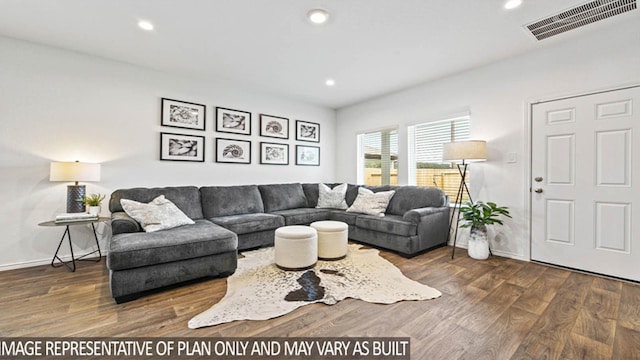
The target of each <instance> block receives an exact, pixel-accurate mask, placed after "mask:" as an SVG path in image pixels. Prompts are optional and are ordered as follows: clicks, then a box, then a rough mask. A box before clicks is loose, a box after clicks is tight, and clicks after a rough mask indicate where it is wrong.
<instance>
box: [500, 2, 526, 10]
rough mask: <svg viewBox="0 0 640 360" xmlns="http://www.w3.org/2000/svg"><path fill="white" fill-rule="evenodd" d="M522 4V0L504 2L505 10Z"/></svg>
mask: <svg viewBox="0 0 640 360" xmlns="http://www.w3.org/2000/svg"><path fill="white" fill-rule="evenodd" d="M520 5H522V0H508V1H507V2H506V3H504V8H505V9H507V10H511V9H515V8H517V7H518V6H520Z"/></svg>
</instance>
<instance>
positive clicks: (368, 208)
mask: <svg viewBox="0 0 640 360" xmlns="http://www.w3.org/2000/svg"><path fill="white" fill-rule="evenodd" d="M395 193H396V192H395V190H390V191H380V192H377V193H374V192H373V191H371V190H369V189H365V188H362V187H361V188H359V189H358V197H357V198H356V201H354V202H353V205H351V207H349V208H348V209H347V211H348V212H356V213H363V214H368V215H375V216H384V212H385V210H387V206H388V205H389V201H391V198H392V197H393V194H395Z"/></svg>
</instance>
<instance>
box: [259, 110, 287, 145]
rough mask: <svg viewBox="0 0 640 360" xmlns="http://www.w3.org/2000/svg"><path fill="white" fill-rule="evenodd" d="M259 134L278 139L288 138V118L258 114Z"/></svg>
mask: <svg viewBox="0 0 640 360" xmlns="http://www.w3.org/2000/svg"><path fill="white" fill-rule="evenodd" d="M260 136H263V137H272V138H278V139H288V138H289V119H287V118H283V117H280V116H273V115H266V114H260Z"/></svg>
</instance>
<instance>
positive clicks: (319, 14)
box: [307, 9, 329, 25]
mask: <svg viewBox="0 0 640 360" xmlns="http://www.w3.org/2000/svg"><path fill="white" fill-rule="evenodd" d="M307 18H308V19H309V21H311V22H312V23H314V24H318V25H320V24H324V23H326V22H327V20H329V13H328V12H327V11H326V10H323V9H313V10H309V12H308V13H307Z"/></svg>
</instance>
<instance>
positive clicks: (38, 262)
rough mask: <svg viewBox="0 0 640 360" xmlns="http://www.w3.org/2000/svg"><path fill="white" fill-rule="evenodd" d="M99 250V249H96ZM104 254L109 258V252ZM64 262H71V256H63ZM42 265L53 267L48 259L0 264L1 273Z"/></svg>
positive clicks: (88, 257)
mask: <svg viewBox="0 0 640 360" xmlns="http://www.w3.org/2000/svg"><path fill="white" fill-rule="evenodd" d="M95 250H97V249H95ZM100 250H101V252H102V256H107V252H106V251H104V250H102V249H100ZM91 251H93V250H88V251H87V253H90V252H91ZM80 256H82V254H80ZM97 257H98V256H97V254H96V256H87V257H84V258H83V259H92V258H97ZM62 260H63V261H71V254H69V255H65V256H62ZM77 260H78V258H77V257H76V261H77ZM42 265H51V258H47V259H39V260H29V261H23V262H17V263H11V264H0V271H8V270H16V269H24V268H30V267H35V266H42Z"/></svg>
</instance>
